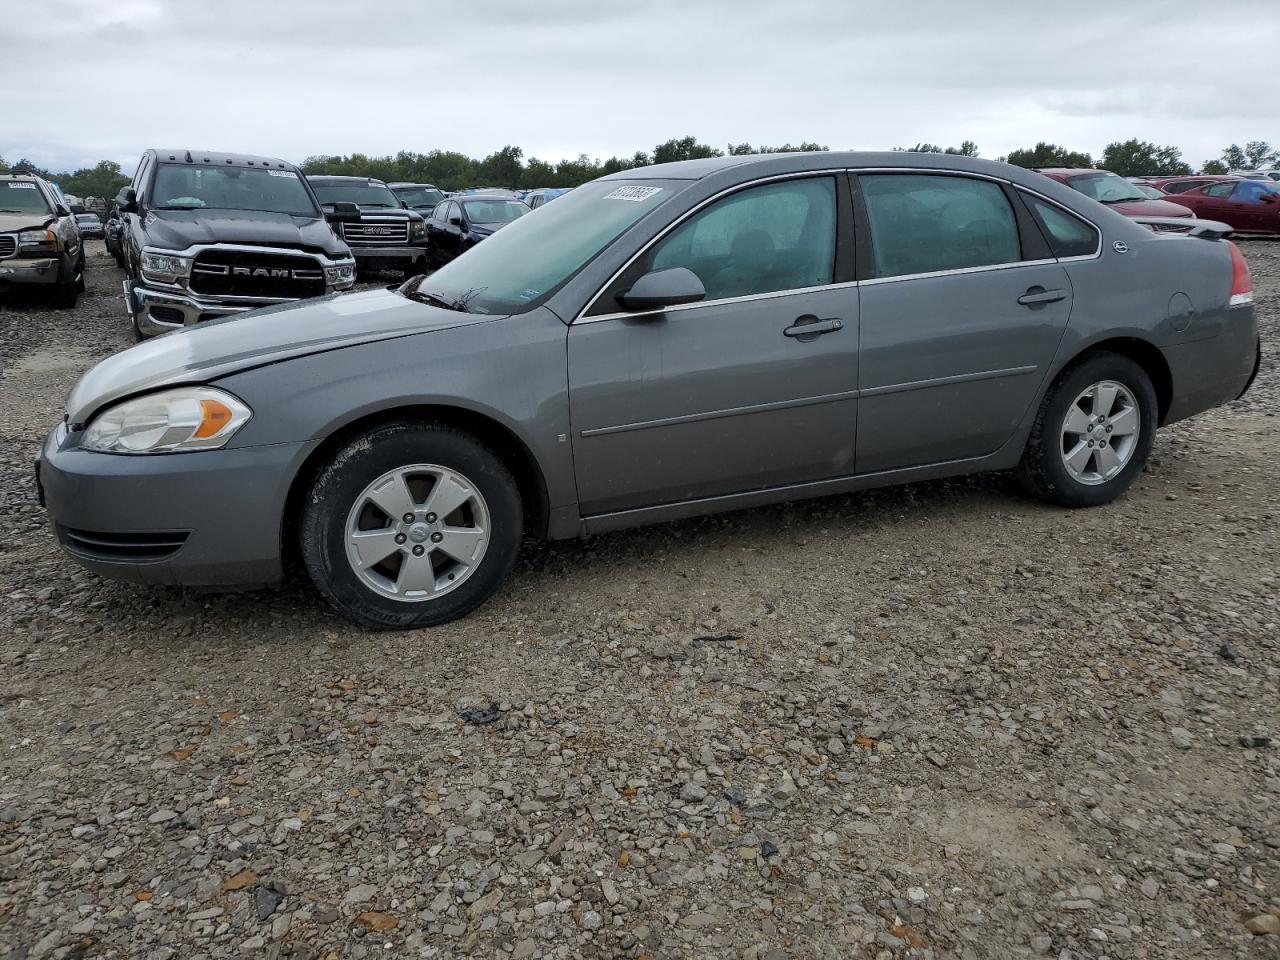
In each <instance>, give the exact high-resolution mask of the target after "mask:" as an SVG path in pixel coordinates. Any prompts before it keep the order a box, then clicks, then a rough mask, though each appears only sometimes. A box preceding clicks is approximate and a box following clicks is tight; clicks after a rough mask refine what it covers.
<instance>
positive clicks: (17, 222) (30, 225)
mask: <svg viewBox="0 0 1280 960" xmlns="http://www.w3.org/2000/svg"><path fill="white" fill-rule="evenodd" d="M53 219H54V217H53V214H50V213H46V214H43V215H41V214H39V213H0V233H10V232H13V231H17V230H41V229H43V228H44V227H46V226H48V225H49V223H51V222H52V221H53Z"/></svg>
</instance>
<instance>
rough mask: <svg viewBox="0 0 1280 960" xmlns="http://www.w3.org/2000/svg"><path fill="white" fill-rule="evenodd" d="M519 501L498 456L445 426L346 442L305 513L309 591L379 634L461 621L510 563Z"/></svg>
mask: <svg viewBox="0 0 1280 960" xmlns="http://www.w3.org/2000/svg"><path fill="white" fill-rule="evenodd" d="M522 529H523V514H522V510H521V504H520V494H519V491H518V489H517V487H516V483H515V480H514V479H513V478H512V476H511V473H510V471H509V470H507V468H506V466H505V465H504V464H503V463H502V461H501V459H499V458H498V456H497V455H496V454H494V453H493V451H491V450H490V449H489V448H488V447H486V446H484V445H483V444H481V443H480V442H479V441H478V440H476V439H475V438H474V437H472V436H471V435H470V434H467V433H464V432H462V431H459V430H455V429H453V428H452V427H447V426H444V425H441V424H431V423H393V424H387V425H384V426H381V427H376V428H374V429H372V430H370V431H368V432H367V433H365V434H362V435H360V436H358V437H356V438H355V439H354V440H352V442H351V443H349V444H348V445H346V446H345V447H344V448H343V449H341V450H339V451H338V452H337V453H336V454H335V456H334V457H333V458H332V460H330V461H329V463H328V464H327V465H326V466H325V467H323V468H322V469H321V471H320V473H319V475H318V476H317V477H316V480H315V482H314V483H313V484H312V487H311V490H310V493H309V495H308V497H307V500H306V504H305V506H304V508H303V512H302V524H301V546H302V557H303V561H304V562H305V564H306V567H307V571H308V573H310V575H311V579H312V580H313V581H314V583H315V585H316V587H317V589H318V590H319V591H320V592H321V593H322V594H323V595H324V596H325V598H326V599H327V600H328V601H329V602H330V603H331V604H333V606H334V607H336V608H337V609H338V610H339V611H340V612H341V613H343V614H345V615H346V616H347V617H349V618H350V619H352V620H354V621H355V622H356V623H359V624H361V625H362V626H366V627H371V628H373V629H381V630H405V629H412V628H415V627H428V626H434V625H436V624H440V623H445V622H447V621H449V620H454V619H457V618H458V617H461V616H465V615H466V614H468V613H470V612H471V611H472V610H474V609H475V608H476V607H478V606H479V605H480V604H481V603H483V602H484V601H485V600H487V599H488V598H489V597H490V596H491V595H492V594H493V593H494V591H496V590H497V589H498V587H499V586H500V585H501V584H502V582H503V580H505V579H506V577H507V575H508V574H509V573H510V572H511V568H512V566H513V565H514V563H515V560H516V554H517V553H518V551H519V547H520V538H521V533H522Z"/></svg>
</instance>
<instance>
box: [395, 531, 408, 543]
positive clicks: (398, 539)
mask: <svg viewBox="0 0 1280 960" xmlns="http://www.w3.org/2000/svg"><path fill="white" fill-rule="evenodd" d="M406 539H407V538H406V537H405V535H404V534H403V533H397V534H396V543H404V542H405V540H406Z"/></svg>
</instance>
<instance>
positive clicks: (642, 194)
mask: <svg viewBox="0 0 1280 960" xmlns="http://www.w3.org/2000/svg"><path fill="white" fill-rule="evenodd" d="M661 192H662V188H661V187H619V188H618V189H617V190H615V191H613V193H606V194H605V195H604V198H605V199H606V200H631V201H632V202H634V203H639V202H640V201H642V200H648V199H649V198H650V197H652V196H653V195H654V194H655V193H661Z"/></svg>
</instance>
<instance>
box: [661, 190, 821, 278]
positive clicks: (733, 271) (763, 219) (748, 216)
mask: <svg viewBox="0 0 1280 960" xmlns="http://www.w3.org/2000/svg"><path fill="white" fill-rule="evenodd" d="M835 256H836V182H835V180H834V179H833V178H831V177H812V178H805V179H797V180H783V181H779V182H777V183H768V184H764V185H762V186H758V187H749V188H748V189H746V190H741V191H739V192H737V193H734V194H731V195H730V196H728V197H725V198H724V199H722V200H717V201H716V202H715V203H713V204H712V205H711V206H709V207H707V208H706V209H705V210H702V211H700V212H699V213H697V214H695V215H694V216H692V217H690V218H689V219H688V220H686V221H685V222H684V223H682V224H681V225H680V226H678V227H676V229H674V230H673V231H671V233H669V234H668V235H667V236H665V237H663V238H662V240H660V241H659V242H658V243H657V244H656V245H655V246H654V247H653V248H652V250H650V252H649V256H648V261H649V262H648V269H650V270H665V269H669V268H671V267H687V268H688V269H689V270H692V271H693V272H694V273H695V274H697V275H698V279H700V280H701V281H702V285H703V286H704V287H705V288H706V290H707V296H706V299H707V300H724V299H727V298H730V297H745V296H750V295H752V294H759V293H773V292H776V291H779V290H797V289H802V288H804V287H818V286H823V285H824V284H828V283H831V282H832V277H833V276H834V270H835Z"/></svg>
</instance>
